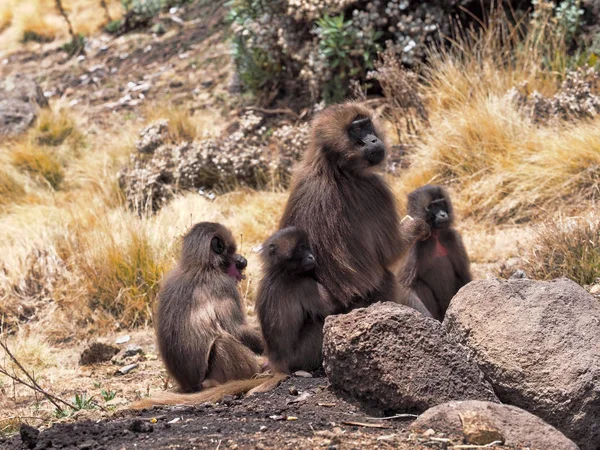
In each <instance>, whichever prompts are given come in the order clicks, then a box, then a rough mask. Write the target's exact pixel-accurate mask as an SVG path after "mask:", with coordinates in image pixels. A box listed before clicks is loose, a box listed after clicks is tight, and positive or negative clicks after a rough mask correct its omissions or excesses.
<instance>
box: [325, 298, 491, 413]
mask: <svg viewBox="0 0 600 450" xmlns="http://www.w3.org/2000/svg"><path fill="white" fill-rule="evenodd" d="M323 332H324V339H323V358H324V363H323V365H324V367H325V372H326V373H327V376H328V378H329V380H330V381H331V384H332V386H333V387H334V389H338V390H341V391H343V392H345V393H347V394H350V395H351V396H352V397H354V398H355V399H357V400H359V401H360V402H362V403H363V404H364V405H366V406H369V407H375V408H378V409H381V410H384V411H402V412H407V411H414V412H423V411H425V410H427V409H428V408H430V407H432V406H435V405H438V404H440V403H444V402H447V401H450V400H466V399H476V400H489V401H497V398H496V396H495V395H494V393H493V391H492V389H491V387H490V385H489V384H488V383H487V382H486V381H484V380H483V376H482V373H481V371H480V370H479V368H478V367H477V365H476V364H475V363H474V362H473V361H469V359H468V358H467V354H466V352H465V351H464V350H463V349H462V348H461V347H460V346H458V345H456V344H455V343H454V342H452V341H451V340H450V339H449V338H448V337H447V336H446V335H445V333H444V332H443V330H442V327H441V324H440V323H439V322H438V321H436V320H434V319H431V318H428V317H425V316H424V315H422V314H420V313H419V312H417V311H416V310H414V309H412V308H408V307H406V306H402V305H397V304H395V303H376V304H374V305H371V306H370V307H368V308H361V309H355V310H354V311H351V312H350V313H348V314H342V315H337V316H329V317H327V319H326V321H325V326H324V330H323Z"/></svg>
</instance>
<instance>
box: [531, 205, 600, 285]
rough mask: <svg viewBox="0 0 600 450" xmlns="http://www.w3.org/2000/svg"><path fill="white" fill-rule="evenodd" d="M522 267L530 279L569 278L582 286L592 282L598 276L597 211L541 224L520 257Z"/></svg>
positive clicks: (599, 232)
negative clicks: (521, 257) (521, 258)
mask: <svg viewBox="0 0 600 450" xmlns="http://www.w3.org/2000/svg"><path fill="white" fill-rule="evenodd" d="M523 269H524V270H525V273H527V275H528V276H529V277H530V278H535V279H540V280H552V279H554V278H559V277H568V278H570V279H572V280H573V281H575V282H577V283H579V284H581V285H584V284H592V283H593V282H594V280H595V279H596V278H598V277H600V219H598V215H597V213H596V212H594V213H590V214H589V215H587V216H584V217H574V218H560V219H559V220H557V221H555V222H549V223H547V224H543V225H540V226H539V228H538V229H537V231H536V236H535V239H534V240H533V242H532V244H531V246H530V247H529V248H527V250H526V252H525V255H524V257H523Z"/></svg>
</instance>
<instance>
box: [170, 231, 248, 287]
mask: <svg viewBox="0 0 600 450" xmlns="http://www.w3.org/2000/svg"><path fill="white" fill-rule="evenodd" d="M181 263H182V265H183V267H184V268H188V269H216V270H222V271H223V272H225V273H226V274H227V275H229V276H231V277H232V278H234V279H236V280H237V281H240V280H242V279H243V275H242V271H243V270H244V269H245V268H246V266H247V265H248V262H247V261H246V258H244V257H243V256H242V255H238V254H237V253H236V245H235V241H234V239H233V236H232V235H231V233H230V231H229V230H228V229H227V228H225V227H224V226H222V225H221V224H218V223H213V222H200V223H197V224H196V225H194V226H193V227H192V229H191V230H190V231H189V232H188V233H187V234H186V235H185V236H184V238H183V249H182V252H181Z"/></svg>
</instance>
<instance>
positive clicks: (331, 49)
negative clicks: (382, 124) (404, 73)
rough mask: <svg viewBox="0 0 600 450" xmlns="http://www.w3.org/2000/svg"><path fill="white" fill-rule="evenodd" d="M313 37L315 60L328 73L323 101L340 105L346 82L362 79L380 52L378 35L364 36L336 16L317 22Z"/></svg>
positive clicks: (326, 17) (340, 17)
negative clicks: (316, 49)
mask: <svg viewBox="0 0 600 450" xmlns="http://www.w3.org/2000/svg"><path fill="white" fill-rule="evenodd" d="M316 34H317V36H318V37H319V57H320V58H321V59H322V60H324V61H326V66H327V68H328V69H329V71H330V72H331V73H332V76H331V77H330V79H329V81H328V82H326V83H325V86H324V92H323V98H324V99H325V100H326V101H328V102H336V101H340V100H342V99H343V98H344V97H345V96H346V94H347V92H348V87H349V82H350V79H352V78H364V76H365V75H366V72H367V70H368V69H373V60H374V58H375V56H376V55H377V52H378V51H379V50H380V49H381V47H380V46H379V44H377V43H376V41H377V40H378V39H379V38H380V37H381V34H382V33H381V32H380V31H373V32H371V34H370V35H367V36H365V35H364V34H363V33H361V32H360V30H358V29H357V28H355V27H354V26H353V22H352V20H345V19H344V15H343V14H340V15H338V16H334V17H332V16H329V15H325V16H323V17H321V18H320V19H318V20H317V29H316ZM361 34H362V36H361Z"/></svg>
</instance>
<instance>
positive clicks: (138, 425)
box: [129, 419, 154, 433]
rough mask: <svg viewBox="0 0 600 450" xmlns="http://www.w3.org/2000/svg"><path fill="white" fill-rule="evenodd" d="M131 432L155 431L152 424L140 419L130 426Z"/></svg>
mask: <svg viewBox="0 0 600 450" xmlns="http://www.w3.org/2000/svg"><path fill="white" fill-rule="evenodd" d="M129 430H130V431H133V432H134V433H151V432H152V431H154V427H153V426H152V424H150V423H148V422H145V421H143V420H140V419H135V420H134V421H133V422H131V423H130V424H129Z"/></svg>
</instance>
